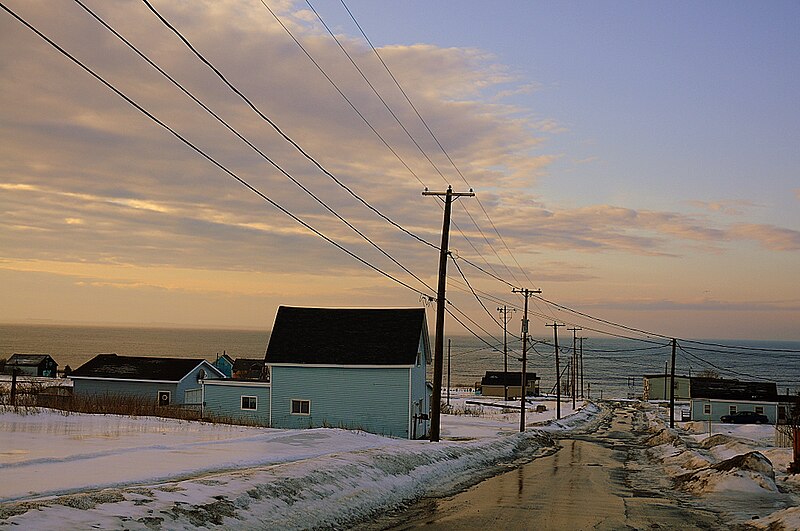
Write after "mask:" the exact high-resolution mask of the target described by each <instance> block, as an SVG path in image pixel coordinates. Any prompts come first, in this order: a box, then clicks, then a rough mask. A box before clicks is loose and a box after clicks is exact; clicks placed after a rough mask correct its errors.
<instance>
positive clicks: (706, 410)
mask: <svg viewBox="0 0 800 531" xmlns="http://www.w3.org/2000/svg"><path fill="white" fill-rule="evenodd" d="M710 414H711V404H703V415H710Z"/></svg>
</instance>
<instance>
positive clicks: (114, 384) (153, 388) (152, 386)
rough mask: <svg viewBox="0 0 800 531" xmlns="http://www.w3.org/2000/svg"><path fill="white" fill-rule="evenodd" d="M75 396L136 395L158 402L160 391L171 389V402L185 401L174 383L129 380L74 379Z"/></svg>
mask: <svg viewBox="0 0 800 531" xmlns="http://www.w3.org/2000/svg"><path fill="white" fill-rule="evenodd" d="M72 385H73V393H74V394H75V396H92V395H95V396H135V397H141V398H144V399H146V400H152V401H153V403H157V402H158V392H159V391H169V392H170V393H172V396H171V397H170V403H171V404H180V403H183V393H182V392H181V393H180V396H178V394H179V393H178V392H177V390H178V386H177V385H176V384H174V383H151V382H127V381H124V380H84V379H82V378H75V379H73V380H72Z"/></svg>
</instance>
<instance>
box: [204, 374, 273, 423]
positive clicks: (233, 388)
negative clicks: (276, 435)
mask: <svg viewBox="0 0 800 531" xmlns="http://www.w3.org/2000/svg"><path fill="white" fill-rule="evenodd" d="M203 391H204V393H205V407H204V410H203V415H204V416H205V417H208V418H211V419H215V418H216V419H219V420H228V419H230V420H236V421H242V422H245V423H248V424H253V425H256V426H269V403H270V393H271V388H270V384H267V383H263V382H253V383H252V384H251V383H247V384H242V383H238V382H237V383H227V384H225V383H222V384H206V385H204V386H203ZM243 396H254V397H256V400H257V403H256V409H255V410H251V409H242V397H243Z"/></svg>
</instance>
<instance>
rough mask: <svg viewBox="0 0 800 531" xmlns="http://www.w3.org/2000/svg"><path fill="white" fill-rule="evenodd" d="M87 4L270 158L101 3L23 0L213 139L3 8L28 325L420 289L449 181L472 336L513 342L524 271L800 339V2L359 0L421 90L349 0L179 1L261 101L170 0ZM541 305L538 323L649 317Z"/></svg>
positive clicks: (754, 335)
mask: <svg viewBox="0 0 800 531" xmlns="http://www.w3.org/2000/svg"><path fill="white" fill-rule="evenodd" d="M84 3H85V5H86V7H87V8H89V9H90V10H92V11H93V12H95V13H96V15H97V16H98V17H100V18H102V19H103V20H104V21H105V22H106V23H107V24H109V25H110V26H111V27H113V28H114V29H115V30H116V31H117V32H119V33H120V34H121V35H123V36H124V37H125V38H126V39H128V40H129V41H130V42H131V43H133V44H134V45H135V46H136V48H137V49H139V50H140V51H141V52H142V53H143V54H145V55H146V56H147V57H148V58H149V59H150V60H152V61H153V62H154V63H156V64H157V65H158V66H159V67H161V68H162V69H163V70H164V71H166V72H167V73H169V75H170V76H172V77H173V78H174V79H175V80H177V81H178V82H179V83H180V84H181V85H182V86H183V87H184V88H185V89H186V90H187V91H189V92H190V93H191V94H192V95H194V96H195V97H196V98H197V99H198V100H200V101H201V102H202V103H203V104H204V105H205V106H207V107H208V108H209V109H211V110H213V111H214V112H215V113H216V114H217V115H218V116H219V117H220V118H221V119H222V120H224V122H225V123H226V124H228V125H229V126H230V127H231V128H233V129H234V130H235V131H236V133H237V134H238V135H241V137H242V138H244V139H246V140H247V142H249V143H250V144H252V146H253V147H255V148H256V149H257V150H258V151H255V150H254V149H253V148H252V147H250V146H248V145H247V144H246V143H245V142H244V141H242V140H241V139H240V138H237V136H235V134H234V133H232V132H231V131H229V130H227V129H226V128H225V127H224V126H223V125H221V124H220V123H219V122H218V121H217V120H215V119H214V118H213V117H212V116H210V115H209V114H208V113H207V112H206V111H205V110H203V109H202V108H201V107H200V106H199V105H198V104H197V103H195V102H194V101H192V100H191V99H190V98H189V97H187V96H186V95H185V94H184V93H182V92H181V91H180V90H179V89H178V88H176V87H175V86H174V85H172V84H171V83H170V82H169V81H168V80H167V79H165V78H164V77H163V76H162V75H161V74H159V73H158V72H157V71H156V70H155V69H154V68H152V67H151V66H149V65H148V64H147V63H146V62H145V61H144V60H142V58H140V57H139V56H137V55H136V54H135V53H134V52H133V51H131V49H129V48H128V47H126V46H125V45H124V44H123V43H122V42H121V41H120V40H118V39H117V37H115V36H114V35H113V34H112V33H111V32H110V31H109V30H107V29H105V28H104V27H103V26H102V25H101V24H100V23H99V22H98V21H97V20H95V19H94V18H92V16H91V15H90V14H89V13H88V12H87V11H86V10H84V9H82V8H81V6H80V4H79V3H78V2H70V1H67V0H59V1H56V2H44V1H42V2H38V1H28V0H26V1H24V2H23V1H20V0H10V1H8V2H4V5H6V6H7V7H8V8H9V9H11V10H12V11H14V12H15V13H17V14H18V15H19V16H20V17H22V18H23V19H24V20H26V21H27V22H29V23H30V24H31V25H33V26H35V27H36V28H37V29H38V30H39V31H41V32H42V33H43V34H45V35H46V36H48V37H49V38H50V39H52V40H53V41H54V42H56V43H58V44H59V45H60V46H61V47H63V49H64V50H66V51H68V52H69V53H70V54H72V55H73V56H74V57H76V58H77V59H79V60H80V61H81V62H82V63H84V64H85V65H86V66H87V67H88V68H89V69H91V70H92V71H94V72H95V73H96V74H97V75H99V76H101V77H102V78H103V79H105V80H106V81H107V82H108V83H109V84H111V85H112V86H114V87H115V88H116V89H117V90H119V91H120V92H122V93H124V94H125V96H126V97H127V98H130V99H131V100H132V101H135V102H136V103H137V105H139V106H140V107H141V108H142V109H144V110H146V111H147V112H149V113H150V114H151V115H152V116H154V117H156V118H157V119H158V120H160V121H162V123H164V124H166V125H168V126H169V127H170V128H172V129H173V130H174V131H175V132H176V133H177V134H179V135H181V136H183V137H184V138H185V139H186V140H187V141H188V142H190V143H191V144H192V145H193V146H195V147H196V148H197V151H195V150H194V149H193V148H191V147H189V146H187V145H186V144H184V143H182V142H181V141H180V140H179V139H178V138H177V137H176V136H175V135H173V134H172V133H170V132H169V131H167V130H165V129H164V128H163V127H161V126H159V125H158V124H157V123H156V122H154V121H153V120H152V119H150V118H148V117H147V116H146V115H144V114H143V113H142V112H140V110H138V109H137V108H135V107H134V106H132V105H131V104H130V103H128V102H126V101H125V100H124V99H123V98H122V97H120V95H118V94H116V93H114V92H113V91H112V90H110V89H109V88H108V87H106V86H104V85H103V84H102V83H101V82H100V81H98V80H97V79H96V78H94V77H92V75H90V74H89V73H87V72H86V71H85V70H83V69H81V68H80V67H79V66H77V65H76V64H75V63H73V62H71V61H70V60H69V59H67V58H66V57H65V56H64V55H62V54H61V53H59V52H58V51H57V50H55V49H54V48H52V47H51V46H50V45H48V44H47V43H46V42H45V41H44V40H43V39H41V38H40V37H39V36H37V35H36V34H35V33H33V32H32V31H31V30H30V29H28V28H26V27H25V26H23V24H21V23H20V22H19V21H18V20H16V19H15V18H13V17H12V16H11V15H10V14H9V13H8V12H6V11H0V50H1V51H2V53H0V72H1V73H2V75H0V90H2V94H3V97H2V98H1V99H0V135H1V136H0V212H2V216H0V227H1V230H0V286H2V287H3V301H4V304H2V305H0V321H2V322H9V323H20V322H52V323H99V324H120V323H122V324H136V325H153V324H159V325H180V326H209V327H216V326H219V327H238V328H254V329H268V328H270V327H271V324H272V321H273V319H274V314H275V311H276V308H277V306H278V305H297V306H325V307H329V306H335V307H342V306H345V307H351V306H369V307H387V306H401V307H418V306H419V305H421V304H425V300H426V299H425V297H428V296H433V295H434V292H435V287H436V275H437V268H438V249H437V247H438V246H439V242H440V237H441V230H442V204H441V201H440V200H439V199H437V198H436V197H430V196H423V195H422V191H423V189H424V188H425V187H427V188H429V189H430V190H433V191H443V190H444V189H445V188H446V187H447V186H448V185H452V186H453V189H454V190H455V191H457V192H465V191H467V190H469V189H473V190H474V191H475V193H476V197H474V198H470V197H464V198H461V199H459V200H458V201H457V202H456V203H455V204H454V208H453V227H452V233H451V241H450V250H451V251H452V254H453V256H454V260H453V261H451V262H450V263H449V265H448V295H447V298H448V301H449V303H450V304H449V308H450V309H451V314H452V315H453V316H455V317H457V318H458V319H459V320H460V321H462V322H463V323H464V324H465V325H466V327H464V326H462V325H461V324H459V323H458V322H456V320H455V319H454V318H452V317H448V321H447V331H448V333H450V334H455V335H464V334H468V333H469V332H468V331H467V330H466V328H469V329H471V330H472V331H473V332H476V333H478V334H479V335H483V336H491V337H493V338H499V337H502V328H501V326H500V325H499V324H498V322H497V321H496V320H498V319H499V316H498V313H497V311H496V310H497V307H498V306H502V305H503V304H509V305H513V306H515V307H517V308H521V307H522V298H521V296H519V295H515V294H513V293H512V291H511V290H512V287H516V288H531V289H541V290H542V297H545V298H546V299H547V300H549V301H553V302H556V303H558V304H560V305H563V306H565V307H568V308H572V309H575V310H578V311H580V312H582V313H584V314H588V315H592V316H596V317H599V318H601V319H603V320H605V321H610V322H614V323H620V324H623V325H625V326H627V327H629V328H636V329H640V330H645V331H648V332H652V333H655V334H663V335H666V336H668V337H681V338H732V339H736V338H743V339H747V338H749V339H793V340H800V283H798V281H797V279H798V271H800V177H799V176H798V168H800V150H798V149H797V147H796V146H797V139H798V138H800V107H798V105H797V101H799V100H800V94H798V92H800V91H799V90H798V86H800V63H798V61H797V57H798V56H800V27H798V26H800V4H798V3H797V2H778V1H776V2H769V3H758V4H756V3H752V2H736V1H734V2H702V3H696V2H607V1H601V2H591V3H588V2H511V1H509V2H502V3H496V2H476V1H457V2H456V1H441V2H422V1H407V2H383V1H379V2H376V1H364V0H350V1H346V7H347V8H349V10H350V12H351V13H352V14H353V16H354V18H355V19H356V20H357V21H358V24H359V25H360V27H361V28H362V29H363V30H364V32H365V33H366V35H367V36H368V37H369V39H370V41H371V42H372V44H373V45H374V46H375V47H376V50H377V52H378V55H380V59H382V60H383V62H384V63H385V64H386V65H387V66H388V68H389V70H390V71H391V75H392V76H394V78H395V79H396V80H397V82H398V83H399V85H400V86H401V87H402V88H403V90H404V92H405V94H406V95H407V96H408V99H406V98H405V97H404V96H403V94H402V93H401V91H400V90H399V89H398V86H397V84H395V82H394V81H393V80H392V77H391V76H390V75H389V73H387V70H386V69H384V67H383V66H382V64H381V62H380V61H379V60H378V57H377V55H376V54H375V53H374V52H373V50H372V49H371V48H370V46H369V44H368V43H367V42H366V41H365V39H364V37H363V36H362V35H361V33H360V31H359V28H358V26H356V24H355V23H354V21H353V19H352V18H350V16H349V14H348V12H347V10H346V9H345V5H344V4H343V3H341V2H335V1H326V2H310V3H305V2H291V1H289V0H281V1H275V0H272V1H269V2H266V4H267V6H269V8H270V9H271V10H272V11H273V12H274V13H275V15H276V16H277V19H279V21H280V23H279V22H278V20H276V16H273V14H271V13H270V11H269V10H268V9H267V8H266V7H265V6H264V4H262V3H261V2H260V1H249V0H225V1H214V2H163V1H153V2H152V4H153V6H154V7H155V9H156V10H157V11H158V12H159V13H160V14H161V15H162V16H163V17H164V19H165V20H166V21H168V22H169V24H171V25H173V26H174V27H175V28H176V29H177V30H178V31H179V32H180V33H181V34H182V35H183V36H184V37H185V38H186V39H187V40H188V41H189V42H190V43H191V44H192V46H193V47H194V48H195V49H196V50H198V51H199V52H200V53H201V54H202V55H203V57H205V58H206V59H207V60H208V61H209V62H210V64H212V65H213V66H214V67H215V68H216V69H217V70H218V71H219V72H220V73H222V74H223V75H224V77H225V78H226V79H227V80H228V81H229V82H230V83H231V84H232V86H233V87H235V88H236V90H238V91H239V92H240V93H241V94H243V95H244V96H246V97H247V98H248V100H249V101H250V102H251V103H252V106H253V107H254V108H255V109H256V110H257V111H258V113H260V115H259V114H257V112H255V111H254V109H253V108H251V107H249V106H248V104H246V103H245V102H244V101H243V100H242V99H240V97H239V96H237V94H235V93H234V91H232V90H231V89H230V88H229V87H227V86H226V85H225V84H224V83H223V82H222V80H221V79H220V78H219V77H217V75H215V73H214V72H213V71H212V70H211V69H210V68H209V67H208V66H207V65H205V64H203V63H202V62H201V61H200V60H199V59H198V58H197V57H196V56H195V55H194V54H193V53H192V52H191V50H189V48H187V46H186V45H185V44H184V43H183V42H181V40H180V39H179V38H178V36H176V34H175V33H173V32H172V31H170V30H169V29H168V27H167V26H166V25H165V24H163V23H162V22H161V21H160V20H159V19H158V18H157V16H156V15H155V14H154V13H153V12H152V11H151V10H149V9H148V7H147V5H146V4H145V3H143V2H140V1H132V0H131V1H126V0H119V1H115V2H99V1H89V0H85V2H84ZM317 4H319V5H317ZM318 15H319V16H318ZM321 21H324V25H323V22H321ZM326 26H327V28H329V29H330V30H331V31H332V32H333V34H334V35H335V36H336V39H337V40H334V39H333V38H332V37H331V35H330V34H329V33H328V29H327V28H326ZM287 30H288V31H287ZM289 33H291V35H290V34H289ZM295 40H296V41H295ZM337 41H338V42H337ZM298 43H300V44H301V45H302V48H301V47H300V46H299V45H298ZM341 48H344V49H345V50H347V52H348V53H349V56H350V58H352V62H354V63H355V64H356V65H358V67H359V68H360V70H361V72H363V77H362V73H360V72H359V70H357V69H356V68H355V67H354V66H353V64H352V62H351V59H350V58H348V56H347V55H345V54H344V53H343V52H342V49H341ZM309 57H310V58H312V59H313V62H312V60H311V59H310V58H309ZM320 69H321V70H322V71H323V72H324V73H323V72H321V71H320ZM364 78H366V79H367V80H368V81H369V83H370V84H367V82H365V79H364ZM334 84H335V86H334ZM376 92H377V93H378V94H380V95H381V97H382V98H383V102H382V101H381V100H380V99H378V97H377V96H376V94H375V93H376ZM409 101H410V102H411V103H413V107H412V106H411V105H410V104H409ZM348 102H349V103H348ZM384 102H385V103H384ZM354 108H355V110H354ZM415 109H416V111H415ZM356 111H357V112H356ZM390 111H391V112H390ZM420 117H422V119H424V123H423V122H422V121H421V120H420ZM273 124H274V126H273ZM428 129H430V131H431V132H433V135H435V137H434V136H432V135H431V133H430V132H429V131H428ZM279 131H280V132H279ZM287 138H288V139H291V140H292V141H293V142H294V143H295V144H296V146H295V145H293V144H292V143H290V142H288V141H287ZM440 145H441V148H440ZM298 148H299V149H302V151H303V153H305V154H306V155H308V157H306V156H304V155H303V153H301V152H300V150H299V149H298ZM442 148H443V149H442ZM200 152H202V153H203V154H205V155H206V156H208V157H210V158H211V159H213V161H214V162H211V161H210V160H209V159H207V158H205V157H204V155H202V154H200ZM270 161H271V162H270ZM215 163H216V164H218V165H219V166H217V165H215ZM222 168H224V169H222ZM323 170H324V171H323ZM237 179H240V180H241V181H239V180H237ZM242 182H244V183H247V184H248V185H249V186H251V187H252V189H250V188H247V187H246V186H244V185H243V184H242ZM253 189H254V190H256V191H257V192H258V193H256V192H255V191H254V190H253ZM310 194H313V196H312V195H310ZM331 212H334V213H335V215H334V214H332V213H331ZM337 216H338V217H337ZM342 220H345V221H346V222H347V224H345V223H343V222H342ZM387 220H390V221H391V222H390V221H387ZM351 227H352V228H351ZM398 227H399V228H398ZM354 229H355V230H354ZM356 231H357V232H356ZM320 235H323V236H324V237H323V236H320ZM398 264H400V265H398ZM456 264H457V265H458V267H456ZM476 266H477V267H476ZM459 269H460V272H459ZM409 272H411V273H413V276H412V275H411V274H409ZM487 272H488V274H487ZM462 273H463V276H462ZM465 279H466V282H465ZM470 288H471V289H473V290H475V291H476V293H478V295H479V296H480V298H481V303H479V302H478V300H477V299H476V297H475V296H473V294H472V292H471V289H470ZM428 307H429V308H430V311H429V312H428V320H429V322H430V323H433V322H434V320H435V315H434V309H433V307H432V306H431V305H429V304H428ZM531 311H532V312H533V314H532V317H531V323H532V324H531V332H532V333H533V334H535V335H539V334H541V335H542V336H546V335H547V334H549V333H550V331H549V329H547V328H545V323H546V322H553V320H558V321H559V322H567V323H570V324H577V325H578V326H583V327H584V328H585V329H586V330H585V333H586V334H588V335H591V334H593V333H597V332H598V331H613V332H614V333H623V334H627V333H631V331H630V329H622V328H615V327H612V326H611V325H609V324H607V323H603V322H599V321H590V320H587V319H586V318H584V317H581V316H579V315H577V314H574V313H570V312H566V311H563V310H559V309H557V308H554V307H552V306H549V305H548V304H546V303H545V302H543V301H541V300H537V299H532V300H531ZM520 314H521V312H517V313H515V314H514V316H513V318H512V324H510V325H509V326H510V331H512V332H513V333H519V330H518V328H519V319H520ZM512 328H513V330H512ZM590 328H594V329H596V330H594V331H592V330H589V329H590Z"/></svg>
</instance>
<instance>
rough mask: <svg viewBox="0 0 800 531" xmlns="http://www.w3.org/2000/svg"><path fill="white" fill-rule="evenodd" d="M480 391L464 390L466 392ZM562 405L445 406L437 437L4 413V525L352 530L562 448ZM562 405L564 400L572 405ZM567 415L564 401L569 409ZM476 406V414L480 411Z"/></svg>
mask: <svg viewBox="0 0 800 531" xmlns="http://www.w3.org/2000/svg"><path fill="white" fill-rule="evenodd" d="M469 398H470V397H469V396H464V397H460V398H457V399H456V400H462V401H466V400H467V399H469ZM552 405H553V404H547V405H546V411H545V412H544V413H538V414H537V413H534V412H529V415H530V416H529V417H527V418H528V420H529V424H534V423H536V424H540V423H541V424H542V425H544V427H543V428H542V429H535V430H531V429H529V430H527V431H526V432H525V433H519V432H518V426H519V424H518V423H519V414H518V413H514V412H512V411H510V410H508V409H504V408H502V407H500V408H495V407H485V408H483V410H484V411H480V412H477V413H476V412H473V413H472V414H471V415H466V414H460V415H445V416H443V418H442V437H443V440H442V442H440V443H430V442H427V441H408V440H400V439H390V438H386V437H380V436H377V435H372V434H367V433H363V432H356V431H347V430H340V429H322V428H321V429H312V430H276V429H265V428H254V427H244V426H228V425H213V424H205V423H200V422H188V421H181V420H174V419H160V418H128V417H119V416H112V415H103V416H101V415H80V414H72V415H69V416H64V415H62V414H60V413H57V412H49V411H43V412H41V413H39V414H35V415H23V416H20V415H15V414H11V413H4V414H0V448H2V451H0V475H2V478H3V481H2V482H0V529H5V528H10V527H11V526H17V525H22V526H23V527H24V528H32V529H55V528H70V529H73V528H74V529H78V528H89V527H100V528H125V529H147V528H153V527H160V526H164V527H167V528H170V529H194V528H196V527H198V526H204V525H211V524H215V525H221V526H223V527H224V528H234V527H235V528H242V527H244V528H271V527H280V528H282V529H301V528H308V527H320V526H322V527H330V526H333V527H344V526H346V525H347V524H348V523H350V522H355V521H361V520H363V519H365V518H369V517H371V516H373V515H376V514H378V513H379V512H381V513H382V512H384V511H387V510H394V509H398V510H399V509H402V508H403V507H405V505H406V504H409V503H411V502H413V501H415V500H417V499H419V498H420V497H422V496H428V495H441V494H444V493H448V492H452V491H453V490H455V489H457V488H459V487H461V486H465V485H467V484H472V483H475V482H477V481H478V480H480V479H482V478H483V477H487V476H488V475H491V474H494V473H496V472H497V471H498V470H500V469H501V468H503V467H504V466H506V465H505V464H508V463H511V462H513V461H515V460H517V459H519V458H530V457H532V456H535V455H537V454H540V453H545V452H549V451H552V449H553V447H554V443H553V440H552V438H551V436H550V435H549V432H553V431H558V430H563V429H565V428H567V427H579V426H582V425H585V424H587V422H589V421H591V419H592V418H593V416H595V415H596V413H597V411H599V409H598V408H597V407H596V406H588V407H585V406H584V404H581V408H580V411H578V412H572V410H571V409H570V410H569V412H570V413H574V414H573V415H571V416H569V417H566V418H562V419H561V420H560V421H558V422H553V417H555V411H554V409H555V408H554V407H549V406H552ZM562 405H563V404H562ZM562 411H563V412H564V413H566V408H563V410H562ZM473 415H479V416H473Z"/></svg>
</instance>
